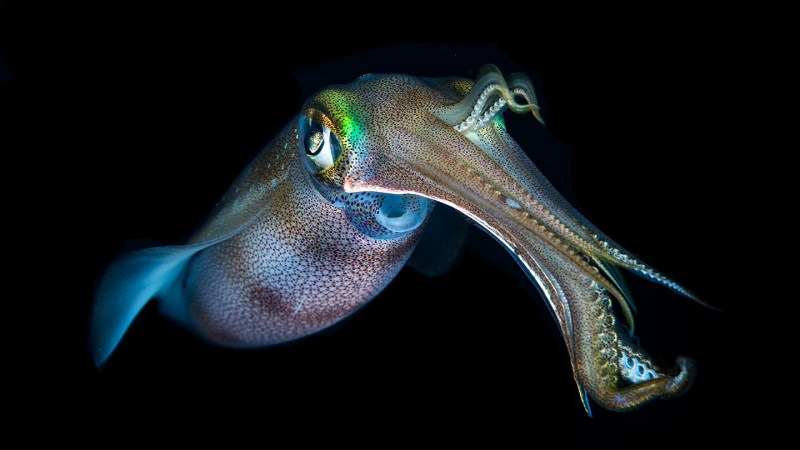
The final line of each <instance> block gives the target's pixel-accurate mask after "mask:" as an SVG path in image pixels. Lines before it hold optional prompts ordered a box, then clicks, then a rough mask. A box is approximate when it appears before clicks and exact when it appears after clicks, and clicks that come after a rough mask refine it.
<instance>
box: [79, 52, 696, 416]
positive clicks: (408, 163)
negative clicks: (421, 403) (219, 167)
mask: <svg viewBox="0 0 800 450" xmlns="http://www.w3.org/2000/svg"><path fill="white" fill-rule="evenodd" d="M508 110H510V111H513V112H515V113H531V112H532V113H533V116H535V117H536V118H537V119H540V120H541V115H540V114H539V111H538V106H537V105H536V97H535V94H534V93H533V87H532V85H531V82H530V80H529V79H528V78H527V77H526V76H524V75H519V74H512V75H511V76H509V77H504V76H503V75H502V74H501V73H500V71H499V69H497V68H496V67H494V66H486V67H485V68H483V69H482V70H481V72H480V73H479V76H478V78H477V80H475V81H472V80H466V79H460V78H436V79H431V78H417V77H412V76H409V75H401V74H388V75H365V76H363V77H361V78H359V79H358V80H356V81H354V82H353V83H349V84H343V85H335V86H330V87H328V88H326V89H323V90H321V91H319V92H318V93H316V94H315V95H314V96H312V97H311V98H310V99H309V100H308V101H307V102H306V104H305V105H304V106H303V108H302V110H301V112H300V116H298V117H297V118H295V119H293V120H292V121H291V122H290V123H289V124H288V125H287V126H286V127H285V128H284V130H283V131H282V132H281V134H280V135H279V136H278V137H276V138H275V140H273V141H272V142H271V143H270V144H269V145H268V146H266V147H265V148H264V150H262V152H261V153H260V154H259V156H258V157H257V158H256V159H255V160H254V161H253V162H252V163H251V164H250V166H249V167H248V168H247V169H246V170H245V171H244V173H243V174H242V175H241V176H240V177H239V179H238V180H237V181H236V182H235V183H234V185H233V186H232V187H231V189H230V190H229V191H228V192H227V193H226V194H225V196H224V197H223V198H222V199H221V200H220V202H219V203H218V204H217V207H216V209H215V211H214V212H213V213H212V215H211V218H210V220H209V221H208V222H207V223H206V224H205V225H204V226H203V227H202V228H201V229H200V230H199V231H198V232H197V233H196V234H195V235H194V236H193V237H192V238H191V239H190V241H189V243H188V245H187V246H182V247H180V246H179V247H173V248H167V247H165V248H163V249H161V250H156V251H154V250H153V249H148V250H145V251H141V252H139V253H138V254H137V253H134V254H131V255H126V257H124V258H121V259H120V260H119V262H117V263H115V265H112V267H111V268H110V269H109V273H110V274H111V275H107V276H106V278H105V281H106V282H104V283H102V284H101V288H100V289H98V291H99V292H98V303H97V306H96V309H95V318H94V323H98V324H103V323H114V324H113V325H111V326H106V327H105V328H104V327H102V326H98V327H95V328H97V329H98V331H97V332H95V335H96V336H97V337H96V338H95V339H94V340H95V342H96V345H94V344H93V348H94V349H95V350H94V351H95V357H96V360H97V361H99V363H102V361H103V360H104V359H105V358H106V357H107V356H108V355H109V354H110V352H111V351H113V348H114V346H115V345H116V343H117V342H118V339H119V338H121V336H122V333H124V329H125V328H126V327H127V326H128V324H129V323H130V321H131V320H132V318H133V317H134V316H135V314H136V312H138V310H139V309H140V308H141V307H142V306H143V305H144V304H145V303H146V302H147V301H148V300H149V298H150V297H151V296H152V295H160V296H161V297H162V299H164V302H163V304H162V310H163V311H164V313H165V314H167V315H169V316H171V317H173V318H174V319H176V320H178V321H180V322H182V323H184V324H186V325H187V326H189V327H190V328H192V329H193V330H195V331H196V332H197V333H198V334H199V335H201V336H204V337H205V338H207V339H208V340H210V341H212V342H215V343H219V344H224V345H229V346H236V347H258V346H265V345H272V344H278V343H282V342H286V341H289V340H293V339H298V338H301V337H304V336H308V335H310V334H312V333H314V332H316V331H319V330H321V329H324V328H326V327H328V326H330V325H332V324H334V323H336V322H337V321H339V320H341V319H343V318H344V317H347V316H348V315H349V314H352V313H353V312H354V311H356V310H357V309H358V308H359V307H361V306H363V305H364V304H365V303H366V302H368V301H369V300H370V299H372V298H373V297H374V296H375V295H377V294H378V293H379V292H380V291H381V290H382V289H383V288H385V287H386V285H387V284H388V283H389V282H390V281H391V280H392V279H393V278H394V277H395V275H397V273H398V271H399V270H400V269H401V268H402V267H403V265H404V264H405V262H406V261H407V259H408V257H409V255H410V254H411V252H412V250H413V249H414V246H415V245H416V243H417V242H418V241H419V239H420V237H421V235H422V233H423V232H424V224H425V218H426V217H427V215H428V214H429V213H430V204H432V202H431V201H435V202H436V203H438V204H439V206H438V207H443V208H444V207H451V208H454V209H455V210H457V211H458V212H460V213H461V214H463V215H464V216H466V217H468V218H469V219H471V221H472V222H473V223H474V224H476V225H477V226H479V227H480V228H482V229H483V230H484V231H486V232H487V233H489V234H490V235H491V236H493V237H494V238H495V239H496V240H497V241H498V242H499V243H500V244H501V245H502V246H503V247H505V249H506V250H508V251H509V252H510V253H511V254H512V255H513V256H514V257H515V258H516V260H517V262H518V263H519V265H520V266H521V268H522V270H524V271H525V273H526V274H527V275H528V277H529V278H530V279H531V280H532V281H533V282H535V283H536V285H537V287H538V288H539V290H540V291H541V293H542V295H543V297H544V299H545V301H546V302H547V304H548V306H549V308H550V309H551V310H552V312H553V316H554V317H555V319H556V321H557V322H558V326H559V328H560V330H561V333H562V336H563V338H564V343H565V345H566V348H567V351H568V353H569V357H570V361H571V364H572V369H573V374H574V377H575V382H576V385H577V387H578V390H579V392H580V394H581V399H582V400H583V403H584V406H585V408H586V410H587V412H589V411H590V407H589V402H588V398H589V397H591V398H592V399H593V400H595V401H596V402H597V403H598V404H600V405H601V406H602V407H604V408H607V409H610V410H615V411H625V410H629V409H632V408H636V407H639V406H641V405H643V404H645V403H647V402H649V401H651V400H653V399H659V398H672V397H677V396H679V395H681V394H683V393H684V392H686V390H687V389H688V388H689V386H690V385H691V384H692V380H693V378H694V375H695V366H694V363H693V362H692V361H691V360H689V359H687V358H678V360H677V366H678V367H677V370H676V371H675V372H674V373H671V372H668V371H666V370H663V369H661V368H659V367H657V366H656V365H655V363H654V362H653V360H652V359H651V358H650V357H649V356H648V355H647V353H646V352H644V350H642V349H640V348H639V347H638V345H637V344H636V343H635V339H632V338H631V336H632V333H633V301H632V298H631V295H630V294H629V292H628V290H627V288H626V287H625V283H624V282H623V280H622V278H621V277H620V275H619V274H618V273H617V272H616V271H615V267H620V268H624V269H628V270H630V271H632V272H634V273H637V274H639V275H642V276H644V277H646V278H648V279H650V280H652V281H654V282H657V283H660V284H662V285H665V286H667V287H668V288H670V289H672V290H673V291H675V292H677V293H679V294H681V295H684V296H687V297H690V298H694V299H696V297H694V296H693V295H692V294H691V293H689V292H688V291H686V290H685V289H683V288H682V287H680V286H679V285H678V284H676V283H675V282H673V281H671V280H670V279H668V278H667V277H665V276H664V275H662V274H660V273H658V272H657V271H655V270H654V269H652V268H650V267H649V266H647V265H645V264H644V263H642V262H641V261H638V260H636V259H635V258H633V257H632V256H631V254H630V253H629V252H627V251H625V250H624V249H622V248H621V247H620V246H619V245H618V244H616V243H615V242H614V241H612V240H611V239H610V238H609V237H608V236H606V235H605V234H603V233H602V232H601V231H600V230H599V229H597V228H596V227H594V226H593V225H592V224H591V223H589V221H588V220H586V218H584V217H583V216H582V215H581V214H580V213H579V212H578V211H577V210H575V208H573V207H572V206H571V205H570V204H569V203H568V202H567V201H566V200H565V199H564V198H563V197H562V196H561V195H560V194H559V193H558V192H557V191H556V190H555V189H554V188H553V186H552V185H551V184H550V183H549V182H548V181H547V179H546V178H545V177H544V176H543V175H542V174H541V173H540V172H539V170H538V169H537V168H536V167H535V166H534V164H533V163H532V162H531V160H530V159H529V158H528V156H527V155H526V153H525V151H523V149H521V148H520V147H519V145H518V144H517V143H516V142H515V141H514V139H513V138H512V137H511V136H510V135H509V133H508V132H507V131H506V128H505V124H504V121H503V119H502V114H503V112H504V111H508ZM300 120H303V122H300ZM298 123H302V124H303V127H305V128H302V127H301V128H300V129H302V130H306V131H302V132H298ZM312 123H313V127H312V126H311V125H310V124H312ZM532 126H540V125H538V124H536V122H535V121H533V120H532ZM308 130H317V134H306V135H304V136H298V133H300V134H303V133H312V132H311V131H308ZM320 130H321V131H320ZM320 136H328V137H324V138H321V137H320ZM306 138H308V139H306ZM321 142H325V143H326V144H325V145H319V146H318V145H317V144H320V143H321ZM334 144H335V145H334ZM310 146H314V147H313V148H310ZM323 148H326V149H331V148H335V149H337V150H336V152H335V155H333V156H332V157H330V158H327V159H325V158H320V159H317V158H318V156H317V153H316V151H317V150H320V149H323ZM309 149H310V150H314V152H310V151H308V150H309ZM320 151H321V150H320ZM531 151H535V149H531ZM331 154H333V153H331ZM309 158H311V159H309ZM323 160H324V161H326V163H325V164H320V161H323ZM309 161H313V163H311V164H309ZM397 196H404V197H397ZM384 198H393V199H395V200H396V199H398V198H404V199H405V198H409V199H410V198H413V201H408V202H404V201H395V202H387V203H386V204H387V205H389V204H392V205H395V206H393V208H396V209H394V210H391V209H387V210H386V211H384V210H383V209H382V206H381V205H383V204H381V203H379V202H380V201H382V200H381V199H384ZM348 202H349V203H348ZM398 205H399V206H398ZM402 205H408V207H407V209H406V210H407V211H411V213H410V214H409V215H408V217H410V218H413V219H419V220H412V221H405V222H404V221H402V220H401V221H397V222H392V221H391V220H392V219H393V218H396V217H395V216H394V215H393V214H394V213H395V211H397V210H400V211H402V210H404V209H403V208H404V206H402ZM377 217H380V220H377V219H376V218H377ZM387 223H392V224H408V223H411V224H413V225H412V226H411V227H409V228H402V227H401V226H398V227H397V228H392V229H389V228H387V226H386V224H387ZM387 230H388V231H387ZM129 273H131V275H129ZM156 282H160V283H163V286H156V287H153V283H156ZM142 287H146V288H148V289H149V290H148V291H146V292H144V291H142ZM130 292H134V293H138V296H136V297H135V299H136V300H135V301H134V302H131V301H130V300H129V299H128V297H127V295H128V294H130ZM142 292H144V293H142ZM487 300H490V299H487ZM615 301H616V302H617V303H618V304H619V305H620V308H621V311H622V313H623V314H624V319H625V320H624V322H622V323H621V321H619V320H618V319H617V317H616V316H615V313H614V310H613V304H614V302H615ZM126 302H127V303H126ZM489 306H491V305H489ZM420 313H421V314H424V312H420ZM120 314H122V315H121V316H120ZM117 316H120V317H123V319H121V320H116V319H114V318H115V317H117ZM114 320H116V322H114ZM545 364H546V363H545Z"/></svg>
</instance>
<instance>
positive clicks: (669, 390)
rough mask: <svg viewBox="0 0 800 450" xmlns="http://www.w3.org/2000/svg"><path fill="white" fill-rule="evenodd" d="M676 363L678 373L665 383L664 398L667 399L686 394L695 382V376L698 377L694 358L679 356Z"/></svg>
mask: <svg viewBox="0 0 800 450" xmlns="http://www.w3.org/2000/svg"><path fill="white" fill-rule="evenodd" d="M675 364H676V366H677V370H678V374H677V375H675V376H674V377H672V378H671V379H670V380H669V381H668V382H667V383H666V384H665V385H664V395H663V398H665V399H666V398H676V397H680V396H681V395H683V394H685V393H686V391H688V390H689V388H690V387H691V386H692V384H693V383H694V380H695V378H697V363H696V362H695V361H694V360H693V359H691V358H687V357H685V356H679V357H678V358H677V359H676V360H675Z"/></svg>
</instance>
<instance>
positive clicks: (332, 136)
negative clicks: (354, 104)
mask: <svg viewBox="0 0 800 450" xmlns="http://www.w3.org/2000/svg"><path fill="white" fill-rule="evenodd" d="M297 136H298V140H299V142H298V144H299V147H300V151H301V152H303V153H304V156H305V157H304V159H305V164H306V167H308V169H309V170H310V171H311V172H312V173H315V174H316V173H319V172H320V171H322V170H324V169H327V168H329V167H331V166H333V164H334V163H335V162H336V160H337V159H338V158H339V155H340V154H341V153H342V143H341V142H340V141H339V137H338V136H336V133H334V132H333V131H331V130H330V129H329V128H328V127H326V126H325V125H323V124H322V123H321V122H320V121H318V120H314V119H312V118H310V117H302V118H301V119H300V122H299V123H298V128H297Z"/></svg>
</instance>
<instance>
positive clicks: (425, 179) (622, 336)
mask: <svg viewBox="0 0 800 450" xmlns="http://www.w3.org/2000/svg"><path fill="white" fill-rule="evenodd" d="M371 153H372V154H373V156H372V157H371V160H370V167H369V170H368V172H369V173H370V175H371V176H370V177H369V178H366V179H355V178H348V179H346V180H345V186H344V187H345V190H347V191H351V192H356V191H377V192H384V193H393V194H416V195H420V196H423V197H426V198H429V199H432V200H434V201H436V202H438V203H443V204H445V205H448V206H450V207H452V208H455V209H456V210H458V211H459V212H460V213H462V214H463V215H465V216H466V217H468V218H469V219H470V220H471V221H472V222H473V223H475V224H476V225H477V226H479V227H480V228H482V229H483V230H484V231H486V232H487V233H489V234H490V235H491V236H492V237H494V239H495V240H497V241H498V242H499V243H500V244H501V245H502V246H503V247H505V249H506V250H507V251H508V252H509V253H511V255H512V256H513V257H514V258H515V259H516V261H517V262H518V264H519V265H520V267H521V268H522V269H523V270H524V271H525V273H526V274H527V275H528V277H529V278H530V279H531V280H532V281H533V282H534V283H535V284H536V285H537V287H538V289H539V290H540V292H541V293H542V296H543V297H544V299H545V300H546V302H547V304H548V306H549V308H550V310H551V311H552V313H553V316H554V317H555V319H556V321H557V323H558V327H559V329H560V331H561V334H562V336H563V338H564V342H565V344H566V347H567V351H568V353H569V356H570V361H571V364H572V369H573V374H574V377H575V381H576V383H577V386H578V389H579V392H580V394H581V399H582V400H583V403H584V406H585V408H586V411H587V413H589V414H591V412H590V408H589V403H588V401H587V395H588V397H591V398H592V399H593V400H595V401H596V402H597V403H599V404H600V405H601V406H603V407H604V408H606V409H609V410H613V411H625V410H629V409H632V408H636V407H639V406H641V405H643V404H645V403H647V402H649V401H651V400H654V399H659V398H672V397H676V396H679V395H681V394H683V393H684V392H686V390H687V389H688V388H689V386H690V385H691V384H692V381H693V380H694V377H695V374H696V366H695V364H694V362H693V361H692V360H690V359H688V358H679V359H678V360H677V369H676V370H675V371H674V372H672V373H671V374H668V373H667V372H665V371H664V370H662V369H661V368H659V367H657V366H656V365H655V363H654V362H653V361H652V359H651V358H650V357H649V356H648V355H647V354H646V353H645V352H644V351H643V350H641V349H640V348H639V347H638V345H637V344H635V343H634V342H633V339H631V337H630V335H629V333H628V331H627V329H626V328H625V327H623V326H622V324H620V323H618V322H619V321H618V319H617V318H616V316H615V314H614V311H613V308H612V306H613V299H620V298H621V296H622V294H621V293H620V290H619V289H618V287H619V285H618V283H615V281H614V280H613V279H611V278H610V277H608V276H606V275H605V274H604V273H603V272H602V271H601V270H599V269H598V266H597V264H593V263H592V260H593V258H592V257H593V256H596V255H595V254H594V253H593V247H592V246H591V244H590V241H591V240H590V238H589V233H591V232H590V231H588V230H589V229H590V228H589V227H590V226H591V224H588V225H587V226H584V225H586V224H587V222H585V219H584V218H583V217H582V216H580V215H576V214H577V213H575V212H574V209H572V208H571V207H569V205H568V203H567V202H566V201H565V200H564V198H563V197H561V196H560V195H559V194H558V193H557V191H556V190H555V189H554V188H553V187H552V185H550V184H549V182H547V180H546V179H545V178H544V176H543V175H542V174H541V173H540V172H538V170H537V169H536V167H535V166H534V165H533V163H532V162H531V161H530V159H529V158H528V157H527V156H526V155H525V152H524V151H523V150H522V149H521V148H520V147H519V145H518V144H517V143H516V142H515V141H514V139H513V138H511V136H510V135H509V134H508V133H507V132H506V130H505V127H504V125H503V124H502V122H500V121H495V122H494V123H491V124H489V125H488V126H486V127H484V128H483V129H481V130H477V131H468V132H464V131H463V130H460V129H458V127H457V126H453V125H451V124H448V123H446V122H445V121H441V120H432V121H431V123H430V125H429V126H426V127H417V128H414V129H402V128H399V129H396V130H395V132H394V133H392V136H391V137H388V138H387V140H386V142H385V147H384V148H383V149H382V150H381V151H380V152H371ZM362 172H364V171H362ZM621 303H624V302H621ZM626 316H627V318H628V321H629V322H630V321H631V320H632V318H631V317H630V315H629V312H626ZM629 326H630V324H629Z"/></svg>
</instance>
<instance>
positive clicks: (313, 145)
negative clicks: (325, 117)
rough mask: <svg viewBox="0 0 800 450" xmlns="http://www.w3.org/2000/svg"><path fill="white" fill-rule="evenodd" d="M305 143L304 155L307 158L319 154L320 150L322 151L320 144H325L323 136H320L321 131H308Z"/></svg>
mask: <svg viewBox="0 0 800 450" xmlns="http://www.w3.org/2000/svg"><path fill="white" fill-rule="evenodd" d="M317 128H319V125H317ZM305 141H306V142H305V144H306V145H305V147H306V154H307V155H309V156H316V155H318V154H319V152H320V150H322V144H324V143H325V136H324V135H323V134H322V130H319V129H318V130H314V131H312V130H309V133H308V134H307V135H306V139H305Z"/></svg>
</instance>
